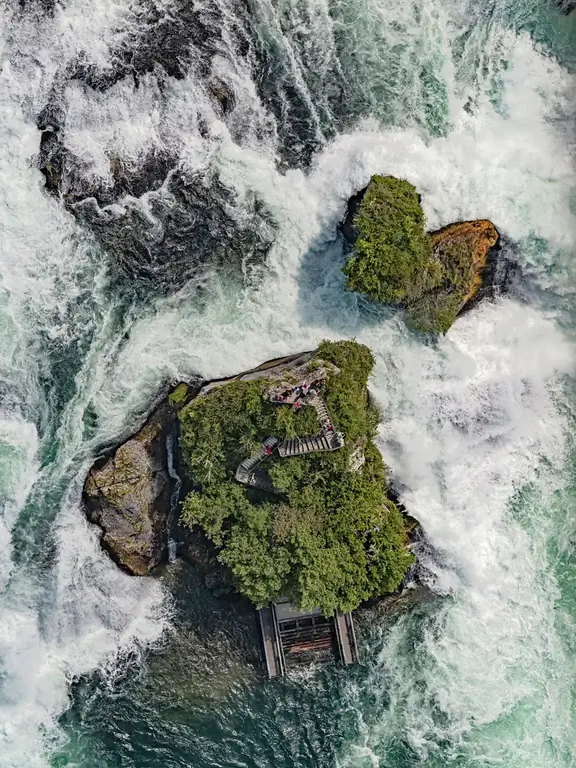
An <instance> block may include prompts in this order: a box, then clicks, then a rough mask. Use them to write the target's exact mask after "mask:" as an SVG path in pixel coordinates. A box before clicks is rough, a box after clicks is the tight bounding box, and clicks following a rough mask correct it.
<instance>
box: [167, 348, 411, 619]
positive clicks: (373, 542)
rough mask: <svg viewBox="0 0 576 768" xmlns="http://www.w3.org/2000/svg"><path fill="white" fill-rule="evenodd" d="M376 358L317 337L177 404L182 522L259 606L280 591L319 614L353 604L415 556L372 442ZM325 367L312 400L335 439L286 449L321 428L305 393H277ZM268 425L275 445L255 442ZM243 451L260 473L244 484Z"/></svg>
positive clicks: (392, 584)
mask: <svg viewBox="0 0 576 768" xmlns="http://www.w3.org/2000/svg"><path fill="white" fill-rule="evenodd" d="M373 362H374V361H373V358H372V354H371V352H370V350H369V349H368V348H367V347H365V346H364V345H361V344H357V343H356V342H353V341H346V342H323V343H322V344H321V345H320V347H319V349H318V351H317V353H316V355H307V356H306V358H305V359H304V360H302V361H301V362H300V363H299V364H298V365H297V366H293V367H292V368H290V369H286V368H284V369H283V370H282V369H278V368H276V370H275V371H273V370H272V369H270V370H268V371H267V370H262V371H261V374H264V375H260V376H259V377H258V378H250V379H248V378H247V379H245V380H242V381H240V380H236V381H233V382H230V383H226V384H224V385H219V386H215V387H213V388H211V389H209V390H208V391H206V392H205V393H203V394H202V395H200V396H199V397H198V398H196V399H194V400H192V401H191V402H190V403H189V404H188V405H186V406H185V407H184V408H183V409H182V411H181V412H180V420H181V448H182V453H183V458H184V462H185V464H186V465H187V467H188V472H189V475H190V477H191V479H192V482H193V484H194V486H195V488H194V490H192V491H191V492H190V493H189V494H188V496H187V498H186V500H185V502H184V506H183V514H182V523H183V525H185V526H189V527H190V528H192V529H194V528H195V527H196V526H199V527H200V528H201V529H202V530H203V531H204V533H205V534H206V536H208V538H209V539H210V540H211V541H212V542H213V543H214V544H215V545H216V547H217V548H218V558H219V560H220V562H221V563H223V564H225V565H226V566H227V567H228V569H229V571H230V573H231V575H232V578H233V581H234V584H235V586H236V588H237V589H238V591H240V592H241V593H242V594H244V595H245V596H247V597H248V598H250V599H251V600H252V601H253V602H254V603H255V604H256V605H258V606H261V605H265V604H267V603H269V602H270V601H273V600H276V599H277V598H279V597H280V596H281V595H284V596H286V597H288V598H289V599H290V601H291V602H292V603H293V604H295V605H298V606H299V607H301V608H303V609H309V608H313V607H316V606H318V607H320V608H321V609H322V611H323V612H324V613H325V614H326V615H330V614H332V613H333V612H334V610H335V609H339V610H342V611H349V610H352V609H353V608H355V607H356V606H357V605H359V604H360V603H361V602H363V601H364V600H367V599H369V598H371V597H373V596H375V595H379V594H382V593H384V592H392V591H394V590H395V589H396V588H397V587H398V585H399V584H400V582H401V581H402V579H403V577H404V575H405V573H406V570H407V568H408V567H409V565H410V564H411V563H412V561H413V557H412V555H411V553H410V551H409V549H408V546H407V544H408V537H407V531H406V528H405V523H404V519H403V517H402V515H401V513H400V511H399V510H398V508H397V507H396V505H395V504H394V503H393V502H392V501H391V499H390V498H389V497H388V495H387V477H386V468H385V466H384V463H383V461H382V457H381V455H380V453H379V451H378V449H377V448H376V446H375V444H374V442H373V438H374V437H375V434H376V427H377V424H378V421H379V417H378V413H377V411H376V410H375V409H374V407H373V406H371V405H370V402H369V399H368V389H367V383H368V377H369V375H370V372H371V369H372V365H373ZM322 375H323V376H324V378H322V383H321V384H318V383H315V384H314V386H313V388H314V391H315V393H316V394H314V395H313V398H314V400H313V401H311V402H316V403H317V402H318V401H317V400H316V398H317V397H320V398H321V401H322V407H325V408H327V411H328V415H327V416H326V414H325V415H324V418H328V419H331V429H333V430H334V431H333V432H331V431H330V430H328V432H324V435H326V434H328V435H331V436H338V439H337V441H336V447H335V448H329V449H328V448H325V447H324V448H314V449H313V450H312V451H311V452H309V453H305V454H303V453H300V454H299V455H292V454H291V453H288V454H284V453H282V451H281V446H282V444H284V445H287V444H288V443H292V442H293V441H294V440H297V439H298V438H302V439H303V441H304V442H306V441H308V440H310V439H311V438H312V436H314V435H316V434H317V433H318V430H319V416H318V413H317V411H316V406H312V405H308V404H306V401H304V404H303V405H301V406H298V405H295V406H293V405H292V404H291V403H290V402H286V401H285V400H284V396H283V397H282V399H280V400H278V399H275V398H276V397H277V394H278V393H282V392H291V391H292V389H291V388H292V386H293V385H295V386H296V387H297V389H298V390H299V391H301V389H302V385H303V384H304V386H307V384H306V382H311V381H314V382H318V377H319V376H320V377H322ZM300 396H301V395H297V397H298V398H299V397H300ZM320 410H321V409H320ZM271 436H273V437H274V438H275V439H276V441H277V443H276V445H278V449H277V450H276V449H274V450H272V449H270V451H269V453H268V455H267V454H266V452H264V451H263V450H262V449H263V445H264V441H266V440H268V439H269V438H270V437H271ZM341 438H342V439H341ZM326 439H328V438H326ZM359 446H361V452H362V460H361V461H360V460H359V458H358V448H359ZM251 457H260V458H259V459H258V461H259V462H260V463H259V465H258V466H259V468H258V470H255V469H254V466H255V465H251V466H250V471H252V470H253V471H254V472H258V473H259V475H258V476H259V478H260V479H263V478H264V479H265V480H266V482H262V483H260V482H259V483H258V484H256V483H254V484H251V480H250V478H244V477H243V475H239V474H238V469H239V466H240V465H241V463H242V462H244V461H245V460H247V459H250V458H251ZM252 479H254V478H252Z"/></svg>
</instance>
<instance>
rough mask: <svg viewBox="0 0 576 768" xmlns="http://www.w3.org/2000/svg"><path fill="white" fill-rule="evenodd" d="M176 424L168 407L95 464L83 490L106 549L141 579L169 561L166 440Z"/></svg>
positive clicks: (160, 410)
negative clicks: (167, 556)
mask: <svg viewBox="0 0 576 768" xmlns="http://www.w3.org/2000/svg"><path fill="white" fill-rule="evenodd" d="M175 422H176V420H175V415H174V413H173V411H172V410H171V409H170V407H169V406H168V405H167V404H166V403H163V404H162V405H161V406H160V407H159V408H157V409H156V411H154V413H153V414H152V415H151V416H150V418H149V419H148V420H147V422H146V423H145V424H144V426H143V427H142V429H141V430H140V431H139V432H137V433H136V434H135V435H134V436H133V437H131V438H130V439H128V440H127V441H126V442H124V443H122V445H120V446H119V447H118V448H117V449H116V450H115V451H114V452H113V453H111V454H109V455H108V456H105V457H103V458H101V459H99V460H98V461H97V462H96V463H95V464H94V466H93V467H92V469H91V470H90V472H89V474H88V477H87V478H86V482H85V484H84V500H85V505H86V510H87V515H88V518H89V519H90V520H91V522H93V523H96V524H97V525H98V526H99V527H100V528H101V529H102V546H103V547H104V548H105V549H106V550H107V551H108V552H109V553H110V555H111V556H112V558H113V559H114V560H115V561H116V562H117V563H118V564H119V565H120V566H122V568H124V569H125V570H127V571H128V572H129V573H131V574H134V575H137V576H144V575H146V574H147V573H149V572H150V570H151V569H152V568H154V567H155V566H156V565H158V564H159V563H160V562H161V561H162V560H163V559H164V557H165V555H166V547H167V541H168V523H169V516H170V509H171V494H172V487H173V486H172V479H171V477H170V474H169V470H168V456H167V438H168V437H169V435H170V433H171V431H174V430H175Z"/></svg>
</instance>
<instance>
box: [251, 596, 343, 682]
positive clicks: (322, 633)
mask: <svg viewBox="0 0 576 768" xmlns="http://www.w3.org/2000/svg"><path fill="white" fill-rule="evenodd" d="M258 615H259V619H260V629H261V631H262V641H263V645H264V656H265V658H266V667H267V670H268V677H271V678H272V677H283V676H284V675H286V673H287V671H288V670H289V669H290V668H291V667H294V666H297V665H299V664H307V663H310V662H327V661H330V660H332V659H333V658H337V659H338V660H339V661H340V662H341V663H342V664H344V665H348V664H353V663H354V662H356V661H357V660H358V650H357V646H356V636H355V634H354V623H353V621H352V614H351V613H340V612H338V611H337V612H336V614H335V615H334V616H333V617H331V618H327V617H326V616H324V615H323V614H322V613H321V611H320V609H319V608H314V609H312V610H311V611H299V610H297V609H296V608H295V607H294V606H293V605H291V604H290V603H289V602H288V601H287V600H282V601H280V602H278V603H275V604H273V605H270V606H267V607H266V608H260V610H259V611H258Z"/></svg>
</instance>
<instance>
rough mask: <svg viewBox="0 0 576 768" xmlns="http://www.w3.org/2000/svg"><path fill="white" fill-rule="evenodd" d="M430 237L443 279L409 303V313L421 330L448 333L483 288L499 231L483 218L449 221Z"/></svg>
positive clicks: (433, 255) (434, 256)
mask: <svg viewBox="0 0 576 768" xmlns="http://www.w3.org/2000/svg"><path fill="white" fill-rule="evenodd" d="M428 237H429V241H430V246H431V249H432V257H433V259H434V260H435V261H436V263H437V264H439V266H440V269H441V274H442V279H441V280H440V281H439V283H438V285H436V286H435V287H434V289H432V290H430V291H428V292H424V293H423V294H422V296H420V297H418V298H417V299H416V300H413V301H411V302H409V303H408V314H409V317H410V319H411V321H412V323H413V324H414V325H415V326H416V327H418V328H420V329H421V330H424V331H435V332H437V333H445V332H446V331H447V330H448V329H449V328H450V326H451V325H452V323H453V322H454V320H456V317H457V316H458V314H459V313H460V312H461V311H462V310H463V309H464V307H465V306H466V305H467V304H468V303H469V302H470V301H472V299H474V298H475V297H476V296H477V294H478V292H479V290H480V289H481V288H482V286H483V284H484V272H485V269H486V265H487V262H488V258H489V255H490V251H491V249H492V248H494V246H495V245H496V244H497V242H498V232H497V230H496V227H495V226H494V225H493V224H492V222H491V221H488V220H487V219H479V220H476V221H461V222H458V223H456V224H449V225H448V226H447V227H443V228H442V229H439V230H438V231H437V232H432V233H431V234H430V235H429V236H428Z"/></svg>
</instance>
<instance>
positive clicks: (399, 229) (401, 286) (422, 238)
mask: <svg viewBox="0 0 576 768" xmlns="http://www.w3.org/2000/svg"><path fill="white" fill-rule="evenodd" d="M424 226H425V218H424V212H423V210H422V207H421V205H420V200H419V198H418V193H417V192H416V190H415V188H414V187H413V186H412V184H409V183H408V182H407V181H404V180H402V179H396V178H394V177H393V176H373V177H372V179H371V181H370V184H369V185H368V189H367V190H366V194H365V195H364V198H363V200H362V203H361V205H360V208H359V210H358V213H357V214H356V217H355V219H354V227H355V229H356V230H357V232H358V239H357V241H356V244H355V251H354V255H353V256H352V257H351V258H350V259H349V260H348V261H347V263H346V264H345V266H344V273H345V274H346V276H347V277H348V286H349V288H351V289H352V290H353V291H359V292H360V293H364V294H366V295H367V296H368V297H369V298H371V299H373V300H375V301H384V302H386V303H390V304H399V303H403V302H406V301H408V300H410V299H411V298H414V297H416V296H419V295H420V294H422V292H423V291H424V290H426V289H427V288H429V287H432V286H433V285H435V284H436V283H437V281H438V277H439V276H438V271H437V265H436V263H435V262H434V261H433V259H432V253H431V248H430V243H429V242H428V238H427V237H426V233H425V231H424Z"/></svg>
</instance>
